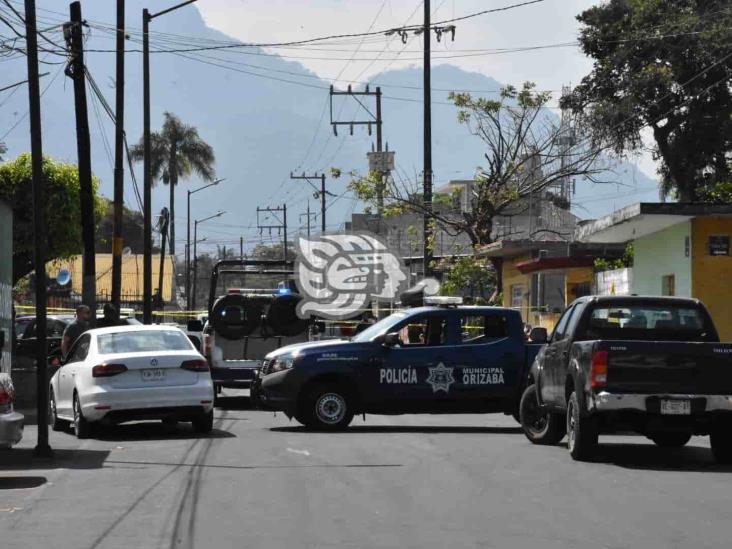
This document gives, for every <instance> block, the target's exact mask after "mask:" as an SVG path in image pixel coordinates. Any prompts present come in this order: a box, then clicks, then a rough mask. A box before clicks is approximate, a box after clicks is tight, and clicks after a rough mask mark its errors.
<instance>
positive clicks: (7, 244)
mask: <svg viewBox="0 0 732 549" xmlns="http://www.w3.org/2000/svg"><path fill="white" fill-rule="evenodd" d="M12 289H13V211H12V210H11V209H10V207H9V206H8V205H7V204H6V203H5V202H3V201H2V200H0V330H2V332H3V333H4V334H5V337H4V345H3V346H2V348H0V372H6V373H7V372H10V349H11V346H12V339H11V338H12V314H13V309H12V308H13V292H12Z"/></svg>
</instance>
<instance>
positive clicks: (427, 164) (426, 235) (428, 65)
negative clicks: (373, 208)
mask: <svg viewBox="0 0 732 549" xmlns="http://www.w3.org/2000/svg"><path fill="white" fill-rule="evenodd" d="M430 29H431V24H430V0H424V29H423V30H422V33H423V34H424V71H423V72H424V83H423V88H424V169H423V174H422V177H423V182H422V184H423V191H422V193H423V197H422V200H423V207H424V216H423V230H422V238H423V244H422V251H423V262H424V264H423V270H424V276H425V277H428V276H429V275H430V272H431V267H430V264H431V263H432V250H431V249H430V240H431V237H432V219H431V216H430V213H431V212H432V74H431V70H432V61H431V53H430V41H431V38H432V35H431V32H430Z"/></svg>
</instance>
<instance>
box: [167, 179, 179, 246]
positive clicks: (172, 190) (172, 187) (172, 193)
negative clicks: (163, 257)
mask: <svg viewBox="0 0 732 549" xmlns="http://www.w3.org/2000/svg"><path fill="white" fill-rule="evenodd" d="M177 183H178V176H177V175H174V176H172V177H171V178H170V237H169V240H170V256H171V257H175V217H174V216H175V186H176V184H177Z"/></svg>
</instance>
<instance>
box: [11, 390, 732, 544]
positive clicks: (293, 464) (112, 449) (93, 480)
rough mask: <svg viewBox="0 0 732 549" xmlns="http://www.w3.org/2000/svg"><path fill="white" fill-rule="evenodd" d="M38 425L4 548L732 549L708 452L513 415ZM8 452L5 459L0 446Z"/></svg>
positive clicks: (226, 414) (731, 513)
mask: <svg viewBox="0 0 732 549" xmlns="http://www.w3.org/2000/svg"><path fill="white" fill-rule="evenodd" d="M35 433H36V431H35V427H29V428H27V429H26V439H25V441H24V442H23V443H22V444H21V445H20V446H18V447H16V448H15V449H13V450H12V451H10V452H5V453H0V538H1V539H2V541H1V542H0V545H1V546H2V547H3V548H5V549H10V548H16V547H17V548H23V549H27V548H34V547H43V548H54V549H55V548H66V547H73V548H77V549H78V548H96V547H100V548H111V547H114V548H124V549H130V548H148V547H149V548H165V547H171V548H175V547H183V548H189V547H200V548H206V549H208V548H218V547H224V548H228V547H232V548H234V547H236V548H243V547H246V548H259V547H266V548H289V547H292V548H298V549H299V548H318V549H327V548H351V547H364V548H370V547H375V548H376V547H378V548H382V547H384V548H386V547H389V548H391V547H399V548H428V547H435V548H446V547H449V548H463V547H465V548H493V547H495V548H501V549H504V548H517V549H529V548H533V547H541V548H542V549H550V548H555V547H556V548H573V547H577V548H582V549H585V548H594V547H608V548H624V547H627V548H640V547H642V548H643V549H653V548H661V547H663V548H670V547H681V548H686V547H693V548H694V549H701V548H707V547H708V548H719V547H729V544H730V524H732V505H730V501H731V499H732V498H731V496H732V488H731V486H732V485H731V484H730V481H732V468H722V467H718V466H716V465H715V464H714V463H713V461H712V458H711V454H710V452H709V449H708V444H707V440H706V439H702V438H698V439H693V440H692V442H691V443H690V444H689V445H688V446H687V447H686V448H684V449H682V450H678V451H674V452H665V451H661V450H660V449H658V448H656V447H654V446H653V445H652V444H650V443H648V442H646V441H645V439H642V438H637V437H605V438H603V439H602V442H603V443H604V444H603V446H602V455H601V457H600V460H599V462H597V463H591V464H580V463H575V462H572V461H571V460H570V459H569V456H568V455H567V451H566V449H564V448H562V447H548V448H547V447H538V446H532V445H530V444H529V443H528V441H526V439H525V438H524V436H523V435H522V434H521V433H520V432H519V430H518V429H517V428H516V425H515V423H514V422H513V420H512V419H511V418H508V417H504V416H499V415H487V416H480V415H470V416H396V417H385V416H369V417H367V421H366V422H365V423H364V422H363V421H362V420H361V419H360V418H359V419H357V420H355V421H354V426H353V428H352V429H351V430H350V431H348V432H346V433H340V434H313V433H308V432H305V431H303V430H302V429H301V428H300V427H299V426H297V424H295V423H294V422H293V423H290V422H289V421H288V420H287V418H286V417H284V416H282V415H278V416H277V417H274V416H273V414H272V413H266V412H261V411H254V410H249V409H247V407H246V405H245V401H244V400H243V399H236V398H234V399H229V401H228V402H227V409H224V410H221V409H219V410H217V419H216V430H215V432H214V433H213V435H212V436H210V437H207V438H200V437H197V436H196V435H195V434H194V433H193V432H192V431H191V430H190V429H189V427H188V426H187V425H182V426H179V427H175V428H170V427H164V426H162V425H161V424H159V423H147V424H137V425H124V426H120V427H117V428H115V429H113V430H110V431H108V432H107V433H106V435H104V438H103V439H101V440H87V441H82V442H78V441H77V440H76V439H74V438H73V437H72V436H71V435H70V434H66V433H52V438H51V443H52V445H53V447H54V448H55V451H56V459H55V461H54V462H52V463H47V462H42V461H33V460H32V459H31V456H32V446H33V441H34V439H35ZM0 452H2V451H0Z"/></svg>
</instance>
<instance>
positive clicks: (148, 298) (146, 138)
mask: <svg viewBox="0 0 732 549" xmlns="http://www.w3.org/2000/svg"><path fill="white" fill-rule="evenodd" d="M195 1H196V0H187V1H186V2H182V3H180V4H177V5H175V6H173V7H171V8H168V9H165V10H162V11H159V12H158V13H150V12H149V11H148V10H147V8H145V9H143V10H142V97H143V101H142V102H143V116H142V118H143V124H142V127H143V150H144V162H143V173H144V176H143V208H142V209H143V226H144V229H143V233H144V256H143V266H142V271H143V277H142V278H143V284H142V288H143V290H142V293H143V297H142V299H143V303H142V311H143V320H144V322H145V324H151V323H152V162H151V160H152V159H151V158H150V154H151V144H150V33H149V26H150V21H152V20H153V19H155V18H156V17H160V16H161V15H165V14H166V13H170V12H171V11H175V10H177V9H178V8H182V7H183V6H187V5H188V4H192V3H193V2H195Z"/></svg>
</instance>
